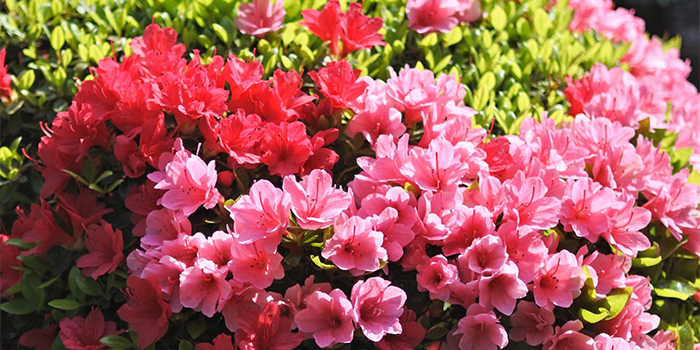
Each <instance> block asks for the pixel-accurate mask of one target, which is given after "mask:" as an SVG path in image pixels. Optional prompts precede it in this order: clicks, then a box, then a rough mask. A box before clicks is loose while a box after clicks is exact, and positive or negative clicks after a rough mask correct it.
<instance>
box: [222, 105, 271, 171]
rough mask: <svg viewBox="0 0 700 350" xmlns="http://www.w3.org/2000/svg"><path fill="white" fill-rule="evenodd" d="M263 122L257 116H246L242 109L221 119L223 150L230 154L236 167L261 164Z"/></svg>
mask: <svg viewBox="0 0 700 350" xmlns="http://www.w3.org/2000/svg"><path fill="white" fill-rule="evenodd" d="M261 126H262V120H260V117H258V116H257V115H256V114H248V115H246V113H245V111H244V110H242V109H239V110H238V113H235V114H230V115H229V116H228V117H227V118H223V119H221V130H220V134H219V137H220V139H221V142H220V145H221V148H222V149H223V150H224V151H225V152H227V153H228V155H229V156H230V157H231V158H229V160H233V161H234V163H235V165H236V166H240V165H243V166H246V165H252V166H256V165H257V164H260V151H259V148H260V142H261V141H262V138H263V134H262V131H261V129H262V128H261Z"/></svg>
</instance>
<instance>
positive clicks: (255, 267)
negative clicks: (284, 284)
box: [229, 240, 284, 289]
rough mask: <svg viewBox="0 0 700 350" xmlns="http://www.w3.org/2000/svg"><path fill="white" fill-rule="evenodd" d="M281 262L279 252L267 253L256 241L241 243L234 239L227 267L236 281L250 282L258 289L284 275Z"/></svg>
mask: <svg viewBox="0 0 700 350" xmlns="http://www.w3.org/2000/svg"><path fill="white" fill-rule="evenodd" d="M281 262H282V256H281V255H280V254H279V253H273V254H270V253H268V252H267V251H265V250H264V249H263V248H262V244H260V243H258V242H253V243H251V244H241V243H240V242H238V241H236V240H234V241H233V243H232V244H231V264H230V265H229V268H230V269H231V272H232V273H233V278H234V279H235V280H236V281H239V282H243V283H250V284H252V285H253V286H255V287H256V288H260V289H263V288H267V287H269V286H270V285H272V281H273V280H275V279H280V278H282V277H284V268H282V264H281Z"/></svg>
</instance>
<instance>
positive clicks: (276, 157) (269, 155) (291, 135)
mask: <svg viewBox="0 0 700 350" xmlns="http://www.w3.org/2000/svg"><path fill="white" fill-rule="evenodd" d="M263 132H264V135H265V136H264V140H263V142H262V145H261V149H262V150H263V152H264V153H263V156H262V162H263V163H265V165H267V166H268V168H269V170H270V174H273V175H280V176H287V175H289V174H295V173H298V172H299V170H300V169H301V166H302V165H303V164H304V162H306V160H307V159H309V156H311V154H312V151H311V142H309V137H308V136H306V126H304V124H302V123H301V122H294V123H281V124H280V125H275V124H272V123H268V124H267V125H265V128H264V129H263Z"/></svg>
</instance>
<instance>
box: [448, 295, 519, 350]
mask: <svg viewBox="0 0 700 350" xmlns="http://www.w3.org/2000/svg"><path fill="white" fill-rule="evenodd" d="M454 334H455V335H457V334H461V335H462V337H461V338H460V340H459V348H460V349H461V350H496V349H497V348H498V349H503V348H504V347H506V345H508V334H507V333H506V330H505V328H503V326H501V325H500V324H499V322H498V318H496V314H495V313H493V311H488V310H487V309H485V308H483V307H482V306H481V305H479V304H474V305H472V306H470V307H469V308H468V309H467V315H466V316H464V317H463V318H462V319H461V320H459V323H458V324H457V331H455V333H454Z"/></svg>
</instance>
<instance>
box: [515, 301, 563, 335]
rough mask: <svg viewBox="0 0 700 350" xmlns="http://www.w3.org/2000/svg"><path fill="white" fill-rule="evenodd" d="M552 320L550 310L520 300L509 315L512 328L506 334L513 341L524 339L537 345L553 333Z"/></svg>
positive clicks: (552, 316)
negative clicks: (515, 308)
mask: <svg viewBox="0 0 700 350" xmlns="http://www.w3.org/2000/svg"><path fill="white" fill-rule="evenodd" d="M554 321H555V318H554V313H552V311H551V310H547V309H546V308H540V307H538V306H537V305H535V303H532V302H529V301H521V302H520V303H518V308H517V310H515V312H514V313H513V315H512V316H511V317H510V322H511V323H512V324H513V328H512V329H511V330H510V332H509V333H508V335H509V336H510V339H513V340H515V341H523V340H524V341H525V342H526V343H528V344H530V345H532V346H537V345H540V344H542V343H543V342H544V341H545V339H547V338H550V337H551V336H552V335H554V328H553V327H552V326H553V325H554Z"/></svg>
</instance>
